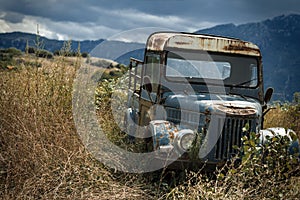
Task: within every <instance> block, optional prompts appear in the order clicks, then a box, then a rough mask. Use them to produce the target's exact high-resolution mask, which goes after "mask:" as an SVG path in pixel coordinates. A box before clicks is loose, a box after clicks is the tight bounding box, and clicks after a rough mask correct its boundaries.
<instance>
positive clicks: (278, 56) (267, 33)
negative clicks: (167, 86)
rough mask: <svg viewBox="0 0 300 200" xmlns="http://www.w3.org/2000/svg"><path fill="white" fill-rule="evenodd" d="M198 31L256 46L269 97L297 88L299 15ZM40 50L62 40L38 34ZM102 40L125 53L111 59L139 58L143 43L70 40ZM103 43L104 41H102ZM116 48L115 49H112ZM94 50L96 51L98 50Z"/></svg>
mask: <svg viewBox="0 0 300 200" xmlns="http://www.w3.org/2000/svg"><path fill="white" fill-rule="evenodd" d="M195 33H198V34H213V35H221V36H228V37H233V38H239V39H242V40H245V41H249V42H253V43H255V44H256V45H258V46H259V48H260V49H261V52H262V56H263V66H264V81H265V87H266V88H267V87H273V88H274V89H275V93H274V96H273V100H281V101H286V100H288V101H291V100H292V99H293V94H294V93H295V92H299V91H300V56H299V52H300V15H296V14H291V15H282V16H278V17H275V18H273V19H267V20H264V21H261V22H253V23H247V24H241V25H235V24H223V25H218V26H215V27H212V28H208V29H202V30H198V31H196V32H195ZM36 38H37V36H36V35H35V34H29V33H22V32H13V33H1V34H0V48H9V47H15V48H17V49H20V50H23V51H24V49H25V47H26V43H27V41H28V45H29V46H35V43H34V41H36ZM40 40H41V41H43V44H44V49H46V50H48V51H51V52H54V51H55V50H59V49H61V48H62V46H63V43H64V41H60V40H54V39H48V38H45V37H40ZM103 41H105V42H106V43H105V44H106V46H111V51H113V52H114V51H117V50H118V49H119V50H122V51H123V52H127V53H126V54H124V55H122V56H120V57H118V58H114V60H115V61H117V62H121V63H124V64H128V61H129V57H136V58H138V59H142V57H143V52H144V50H143V45H142V44H139V43H134V42H132V43H130V42H129V43H128V42H119V41H107V40H104V39H99V40H84V41H71V44H72V47H71V48H72V49H73V50H76V49H77V48H78V44H79V43H80V50H81V52H91V51H92V50H93V51H95V47H96V46H97V45H99V44H100V43H102V42H103ZM103 44H104V43H103ZM116 47H117V48H116ZM96 51H98V52H99V51H100V52H101V49H98V50H96Z"/></svg>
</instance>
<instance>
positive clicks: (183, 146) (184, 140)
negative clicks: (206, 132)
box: [175, 129, 195, 153]
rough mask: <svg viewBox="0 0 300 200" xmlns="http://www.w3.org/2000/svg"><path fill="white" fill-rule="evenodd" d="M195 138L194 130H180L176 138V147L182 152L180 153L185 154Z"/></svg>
mask: <svg viewBox="0 0 300 200" xmlns="http://www.w3.org/2000/svg"><path fill="white" fill-rule="evenodd" d="M194 138H195V134H194V132H193V131H192V130H190V129H183V130H180V131H179V133H178V135H177V136H176V138H175V146H176V147H177V149H178V150H179V151H180V153H184V152H186V151H187V150H189V149H190V148H191V146H192V143H193V141H194Z"/></svg>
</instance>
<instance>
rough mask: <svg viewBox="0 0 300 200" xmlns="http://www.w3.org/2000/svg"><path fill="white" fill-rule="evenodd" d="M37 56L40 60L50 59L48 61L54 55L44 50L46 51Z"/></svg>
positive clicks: (39, 52) (41, 51)
mask: <svg viewBox="0 0 300 200" xmlns="http://www.w3.org/2000/svg"><path fill="white" fill-rule="evenodd" d="M37 56H38V57H40V58H48V59H50V58H53V54H52V53H51V52H49V51H47V50H44V49H42V50H39V51H38V52H37Z"/></svg>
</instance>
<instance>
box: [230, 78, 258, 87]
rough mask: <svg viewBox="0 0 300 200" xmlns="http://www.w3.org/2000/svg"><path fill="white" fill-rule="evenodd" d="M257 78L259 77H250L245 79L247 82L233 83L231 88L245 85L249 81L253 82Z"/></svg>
mask: <svg viewBox="0 0 300 200" xmlns="http://www.w3.org/2000/svg"><path fill="white" fill-rule="evenodd" d="M255 80H257V78H253V79H250V80H248V81H245V82H242V83H238V84H234V85H231V88H232V87H239V86H243V85H245V84H247V83H251V82H252V81H255Z"/></svg>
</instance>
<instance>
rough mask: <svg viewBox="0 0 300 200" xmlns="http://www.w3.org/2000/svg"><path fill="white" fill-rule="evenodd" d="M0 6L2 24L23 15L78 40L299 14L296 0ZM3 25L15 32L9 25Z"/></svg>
mask: <svg viewBox="0 0 300 200" xmlns="http://www.w3.org/2000/svg"><path fill="white" fill-rule="evenodd" d="M0 3H1V7H0V15H1V18H0V19H2V20H4V22H2V23H6V22H10V23H17V22H20V21H22V20H23V18H24V17H27V18H28V20H27V21H26V22H27V23H29V22H28V21H30V20H33V19H34V20H35V22H37V23H40V24H45V26H46V28H48V29H50V30H49V32H57V33H61V34H66V33H69V34H72V32H73V33H74V28H75V29H76V27H77V29H76V31H75V32H76V34H75V35H76V37H78V38H80V37H85V38H89V37H93V38H94V37H97V34H98V35H99V37H100V35H101V34H102V37H103V36H106V37H107V36H109V35H110V33H111V34H113V33H115V32H117V31H122V30H128V29H132V28H139V27H149V26H155V27H158V26H159V27H166V28H171V29H177V30H182V31H192V30H197V29H200V28H203V27H204V26H212V25H216V24H223V23H236V24H241V23H246V22H254V21H260V20H264V19H267V18H272V17H275V16H277V15H282V14H288V13H300V3H299V1H298V0H284V1H282V0H273V1H271V0H251V1H249V0H226V1H224V0H87V1H82V0H60V1H59V0H43V1H41V0H23V1H17V0H9V1H7V0H0ZM5 25H6V27H9V28H10V29H13V25H11V24H5ZM64 25H65V26H64ZM0 29H1V27H0ZM91 30H94V32H93V31H91ZM95 31H97V32H95ZM2 32H3V30H2ZM81 32H82V33H81Z"/></svg>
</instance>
